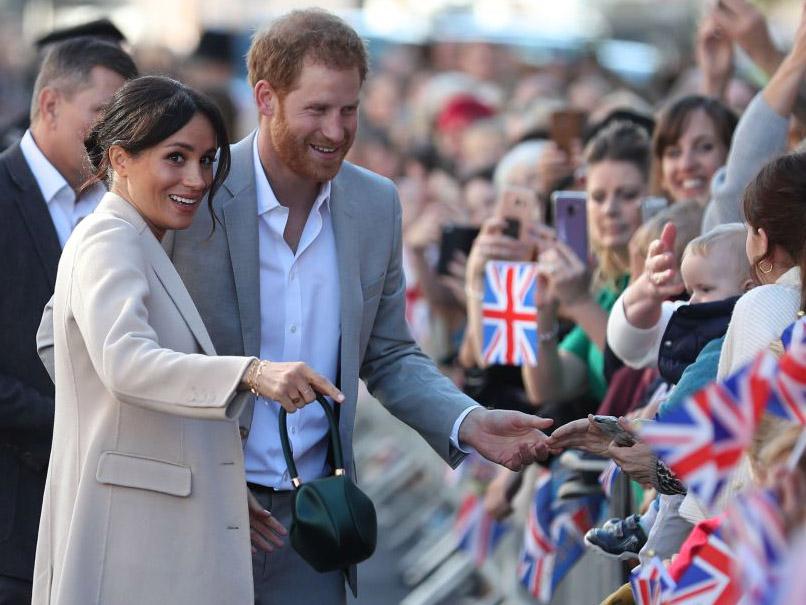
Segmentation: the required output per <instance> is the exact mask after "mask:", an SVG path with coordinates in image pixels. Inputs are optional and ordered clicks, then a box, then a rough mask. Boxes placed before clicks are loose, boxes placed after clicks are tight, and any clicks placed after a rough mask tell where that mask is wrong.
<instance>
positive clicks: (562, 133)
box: [549, 109, 586, 155]
mask: <svg viewBox="0 0 806 605" xmlns="http://www.w3.org/2000/svg"><path fill="white" fill-rule="evenodd" d="M585 117H586V116H585V112H584V111H580V110H578V109H560V110H558V111H555V112H553V113H552V114H551V118H550V120H549V136H550V137H551V140H552V141H554V142H555V143H556V144H557V147H559V148H560V149H562V150H563V151H564V152H565V153H567V154H569V155H570V154H571V152H572V148H573V142H574V140H576V139H582V131H583V129H584V128H585Z"/></svg>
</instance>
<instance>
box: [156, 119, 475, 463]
mask: <svg viewBox="0 0 806 605" xmlns="http://www.w3.org/2000/svg"><path fill="white" fill-rule="evenodd" d="M254 136H255V134H254V133H253V134H252V135H250V136H248V137H247V138H245V139H244V140H242V141H240V142H239V143H237V144H235V145H233V146H232V170H231V172H230V174H229V177H228V178H227V180H226V181H225V183H224V186H223V187H222V188H221V190H220V191H219V193H218V194H217V195H216V198H215V200H214V208H215V212H216V215H217V216H218V218H219V220H220V224H216V226H215V230H214V231H213V232H212V235H211V230H212V219H211V217H210V214H209V212H207V211H206V210H205V209H202V210H200V211H199V213H198V214H197V216H196V219H195V220H194V222H193V225H192V226H191V227H190V228H189V229H187V230H185V231H178V232H176V233H174V236H173V241H172V242H166V245H167V246H168V247H169V251H170V253H171V257H172V259H173V262H174V264H175V265H176V268H177V270H178V271H179V274H180V275H181V276H182V279H183V280H184V282H185V285H186V286H187V288H188V290H189V291H190V294H191V296H192V297H193V300H194V302H195V303H196V305H197V307H198V309H199V312H200V314H201V316H202V318H203V319H204V322H205V325H206V326H207V329H208V331H209V332H210V337H211V338H212V340H213V344H214V345H215V348H216V350H217V351H218V353H219V354H222V355H250V356H252V355H254V356H258V355H259V353H260V307H261V305H272V304H273V301H271V300H260V280H259V257H258V222H257V221H258V214H257V198H256V193H255V174H254V168H253V165H254V163H253V154H252V148H253V139H254ZM330 209H331V212H332V216H333V229H334V232H335V238H336V248H337V254H338V267H339V284H340V291H341V294H340V298H341V300H340V303H341V345H340V351H339V354H340V376H339V386H340V388H341V390H342V392H343V393H344V395H345V402H344V403H343V404H342V405H341V406H340V408H341V409H340V419H339V430H340V433H341V440H342V443H343V447H344V450H345V452H344V454H345V465H346V466H347V468H348V469H350V470H352V469H353V464H352V460H353V458H352V441H353V440H352V437H353V426H354V420H355V409H356V398H357V394H358V379H359V376H360V377H361V378H362V379H363V380H364V381H365V382H366V384H367V387H368V389H369V391H370V393H372V395H374V396H375V397H377V398H378V400H379V401H380V402H381V403H382V404H383V405H384V406H386V408H387V409H388V410H389V411H390V412H391V413H392V414H394V415H395V416H396V417H397V418H399V419H400V420H402V421H403V422H405V423H406V424H408V425H409V426H411V427H412V428H414V429H415V430H417V431H418V432H419V433H420V434H421V435H422V436H423V437H424V438H425V440H426V441H427V442H428V444H429V445H430V446H431V447H432V448H433V449H434V450H435V451H436V452H437V453H438V454H439V455H440V456H441V457H442V458H443V459H444V460H446V461H447V462H448V463H449V464H451V465H454V466H455V465H456V464H458V463H459V462H460V461H461V459H462V454H461V452H459V451H458V450H456V449H455V448H453V447H452V446H451V444H450V440H449V436H450V431H451V429H452V427H453V424H454V422H455V421H456V419H457V417H458V416H459V414H460V413H461V412H462V411H463V410H465V409H466V408H467V407H469V406H471V405H474V402H473V401H472V400H471V399H469V398H468V397H466V396H465V395H463V394H461V393H460V392H459V391H458V390H457V389H456V388H455V386H454V385H453V383H451V382H450V380H448V379H447V378H446V377H444V376H443V375H442V374H441V373H440V372H439V371H438V370H437V368H436V367H435V366H434V364H433V363H432V362H431V360H430V359H429V358H428V357H427V356H426V355H424V354H423V353H422V352H421V351H420V349H419V348H418V347H417V345H416V344H415V343H414V341H413V340H412V338H411V335H410V333H409V330H408V327H407V325H406V321H405V315H404V312H405V297H404V291H405V283H404V278H403V270H402V266H401V262H402V261H401V224H400V213H401V209H400V201H399V199H398V195H397V190H396V188H395V186H394V184H393V183H392V182H391V181H390V180H388V179H385V178H383V177H381V176H378V175H376V174H373V173H371V172H369V171H367V170H364V169H362V168H359V167H357V166H354V165H352V164H349V163H347V162H345V163H344V164H343V166H342V169H341V170H340V171H339V173H338V175H336V177H335V178H334V179H333V183H332V188H331V199H330ZM321 304H323V305H325V304H327V301H321ZM253 404H254V399H252V401H250V402H249V403H248V404H247V405H246V406H245V407H244V411H243V413H242V415H241V417H240V425H241V427H242V434H244V435H245V434H248V431H249V429H250V426H251V421H252V410H253Z"/></svg>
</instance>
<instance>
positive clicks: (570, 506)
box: [518, 473, 603, 603]
mask: <svg viewBox="0 0 806 605" xmlns="http://www.w3.org/2000/svg"><path fill="white" fill-rule="evenodd" d="M555 487H556V486H555V485H554V484H553V482H552V475H551V473H545V474H544V475H543V476H542V477H541V478H540V479H539V480H538V483H537V486H536V489H535V494H534V497H533V499H532V503H531V506H530V507H529V516H528V517H527V520H526V530H525V534H524V544H523V551H522V552H521V557H520V561H519V563H518V579H519V580H520V582H521V584H522V585H523V586H524V587H525V588H526V590H527V591H528V592H529V594H531V595H532V596H533V597H535V598H537V599H538V600H539V601H540V602H542V603H548V602H549V601H550V600H551V597H552V595H553V594H554V590H555V589H556V588H557V586H559V584H560V582H562V580H563V578H565V576H566V575H567V574H568V572H569V571H571V568H573V566H574V565H576V563H577V561H579V559H581V558H582V555H584V553H585V543H584V536H585V532H587V531H588V530H589V529H590V528H591V527H593V525H594V524H595V523H596V522H597V521H598V519H599V516H600V513H601V508H602V502H603V498H602V496H588V497H585V498H577V499H574V500H562V501H558V500H557V499H556V489H555Z"/></svg>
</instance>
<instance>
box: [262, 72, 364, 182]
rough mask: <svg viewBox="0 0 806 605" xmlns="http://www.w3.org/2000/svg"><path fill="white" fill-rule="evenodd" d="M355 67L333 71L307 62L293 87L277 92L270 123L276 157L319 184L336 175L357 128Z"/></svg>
mask: <svg viewBox="0 0 806 605" xmlns="http://www.w3.org/2000/svg"><path fill="white" fill-rule="evenodd" d="M360 91H361V78H360V76H359V73H358V69H357V68H352V69H343V70H339V69H331V68H329V67H325V66H323V65H320V64H317V63H311V62H308V61H306V62H305V65H304V66H303V68H302V71H301V72H300V75H299V78H298V79H297V83H296V86H295V87H294V88H292V89H291V90H290V91H289V92H287V93H286V94H284V95H282V96H278V98H277V105H276V108H277V110H276V112H275V114H274V116H272V119H271V123H270V132H271V142H272V146H273V147H274V149H275V151H276V154H277V157H278V158H279V159H280V161H281V162H282V163H283V164H285V166H286V167H288V168H289V169H290V170H291V171H293V172H294V173H296V174H297V175H299V176H300V177H303V178H305V179H310V180H314V181H317V182H322V181H327V180H330V179H332V178H333V177H334V176H336V173H337V172H338V171H339V168H341V163H342V161H343V160H344V157H345V156H346V155H347V152H348V151H349V150H350V146H351V145H352V144H353V140H354V139H355V133H356V129H357V128H358V95H359V93H360Z"/></svg>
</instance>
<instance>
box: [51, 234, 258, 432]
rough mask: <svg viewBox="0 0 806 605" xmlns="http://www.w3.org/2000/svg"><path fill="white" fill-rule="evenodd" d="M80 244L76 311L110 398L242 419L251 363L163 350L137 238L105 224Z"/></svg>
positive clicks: (178, 412)
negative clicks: (244, 380) (242, 393)
mask: <svg viewBox="0 0 806 605" xmlns="http://www.w3.org/2000/svg"><path fill="white" fill-rule="evenodd" d="M77 245H78V249H77V250H76V256H75V260H74V264H73V275H72V280H70V284H71V286H70V287H71V292H70V294H69V298H70V304H71V307H72V310H73V315H74V317H75V321H76V324H77V326H78V329H79V331H80V333H81V335H82V337H83V339H84V344H85V346H86V349H87V352H88V354H89V357H90V359H91V361H92V364H93V366H94V368H95V371H96V372H97V374H98V376H99V377H100V379H101V380H102V381H103V383H104V385H105V386H106V387H107V388H108V389H109V391H110V392H111V393H112V394H113V395H114V396H115V397H116V398H117V399H118V400H120V401H122V402H125V403H128V404H132V405H138V406H142V407H146V408H150V409H154V410H156V411H160V412H166V413H170V414H176V415H180V416H190V417H197V418H220V419H223V418H225V417H226V418H233V417H235V416H237V414H238V412H239V411H240V407H241V405H240V404H241V403H242V400H243V398H235V393H236V388H237V386H238V384H239V383H240V380H241V377H242V375H243V372H244V370H245V369H246V367H247V366H248V365H249V363H250V361H251V360H252V358H249V357H223V356H222V357H216V356H207V355H201V354H186V353H179V352H176V351H172V350H170V349H166V348H163V347H161V346H160V345H159V342H158V337H157V334H156V333H155V332H154V329H153V328H152V327H151V325H150V324H149V321H148V319H149V318H148V313H149V312H148V307H147V305H146V301H147V299H148V298H149V297H150V296H152V295H156V294H154V293H151V292H150V290H149V283H148V280H147V277H146V275H147V271H150V270H152V269H151V266H150V264H149V263H148V262H147V261H146V259H145V258H144V255H143V251H142V248H141V244H140V241H139V235H138V234H137V233H136V231H135V230H134V229H133V228H132V227H131V226H130V225H128V223H125V222H123V221H118V220H114V221H103V222H99V223H98V224H96V225H93V226H92V227H91V228H90V229H88V231H87V232H85V233H84V234H83V237H82V239H81V241H79V242H77ZM57 300H58V298H57ZM57 319H58V314H57ZM69 344H70V343H69V342H68V343H67V346H68V347H69ZM56 361H57V364H59V363H60V355H59V351H57V352H56ZM234 402H235V403H234ZM231 404H232V405H231Z"/></svg>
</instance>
